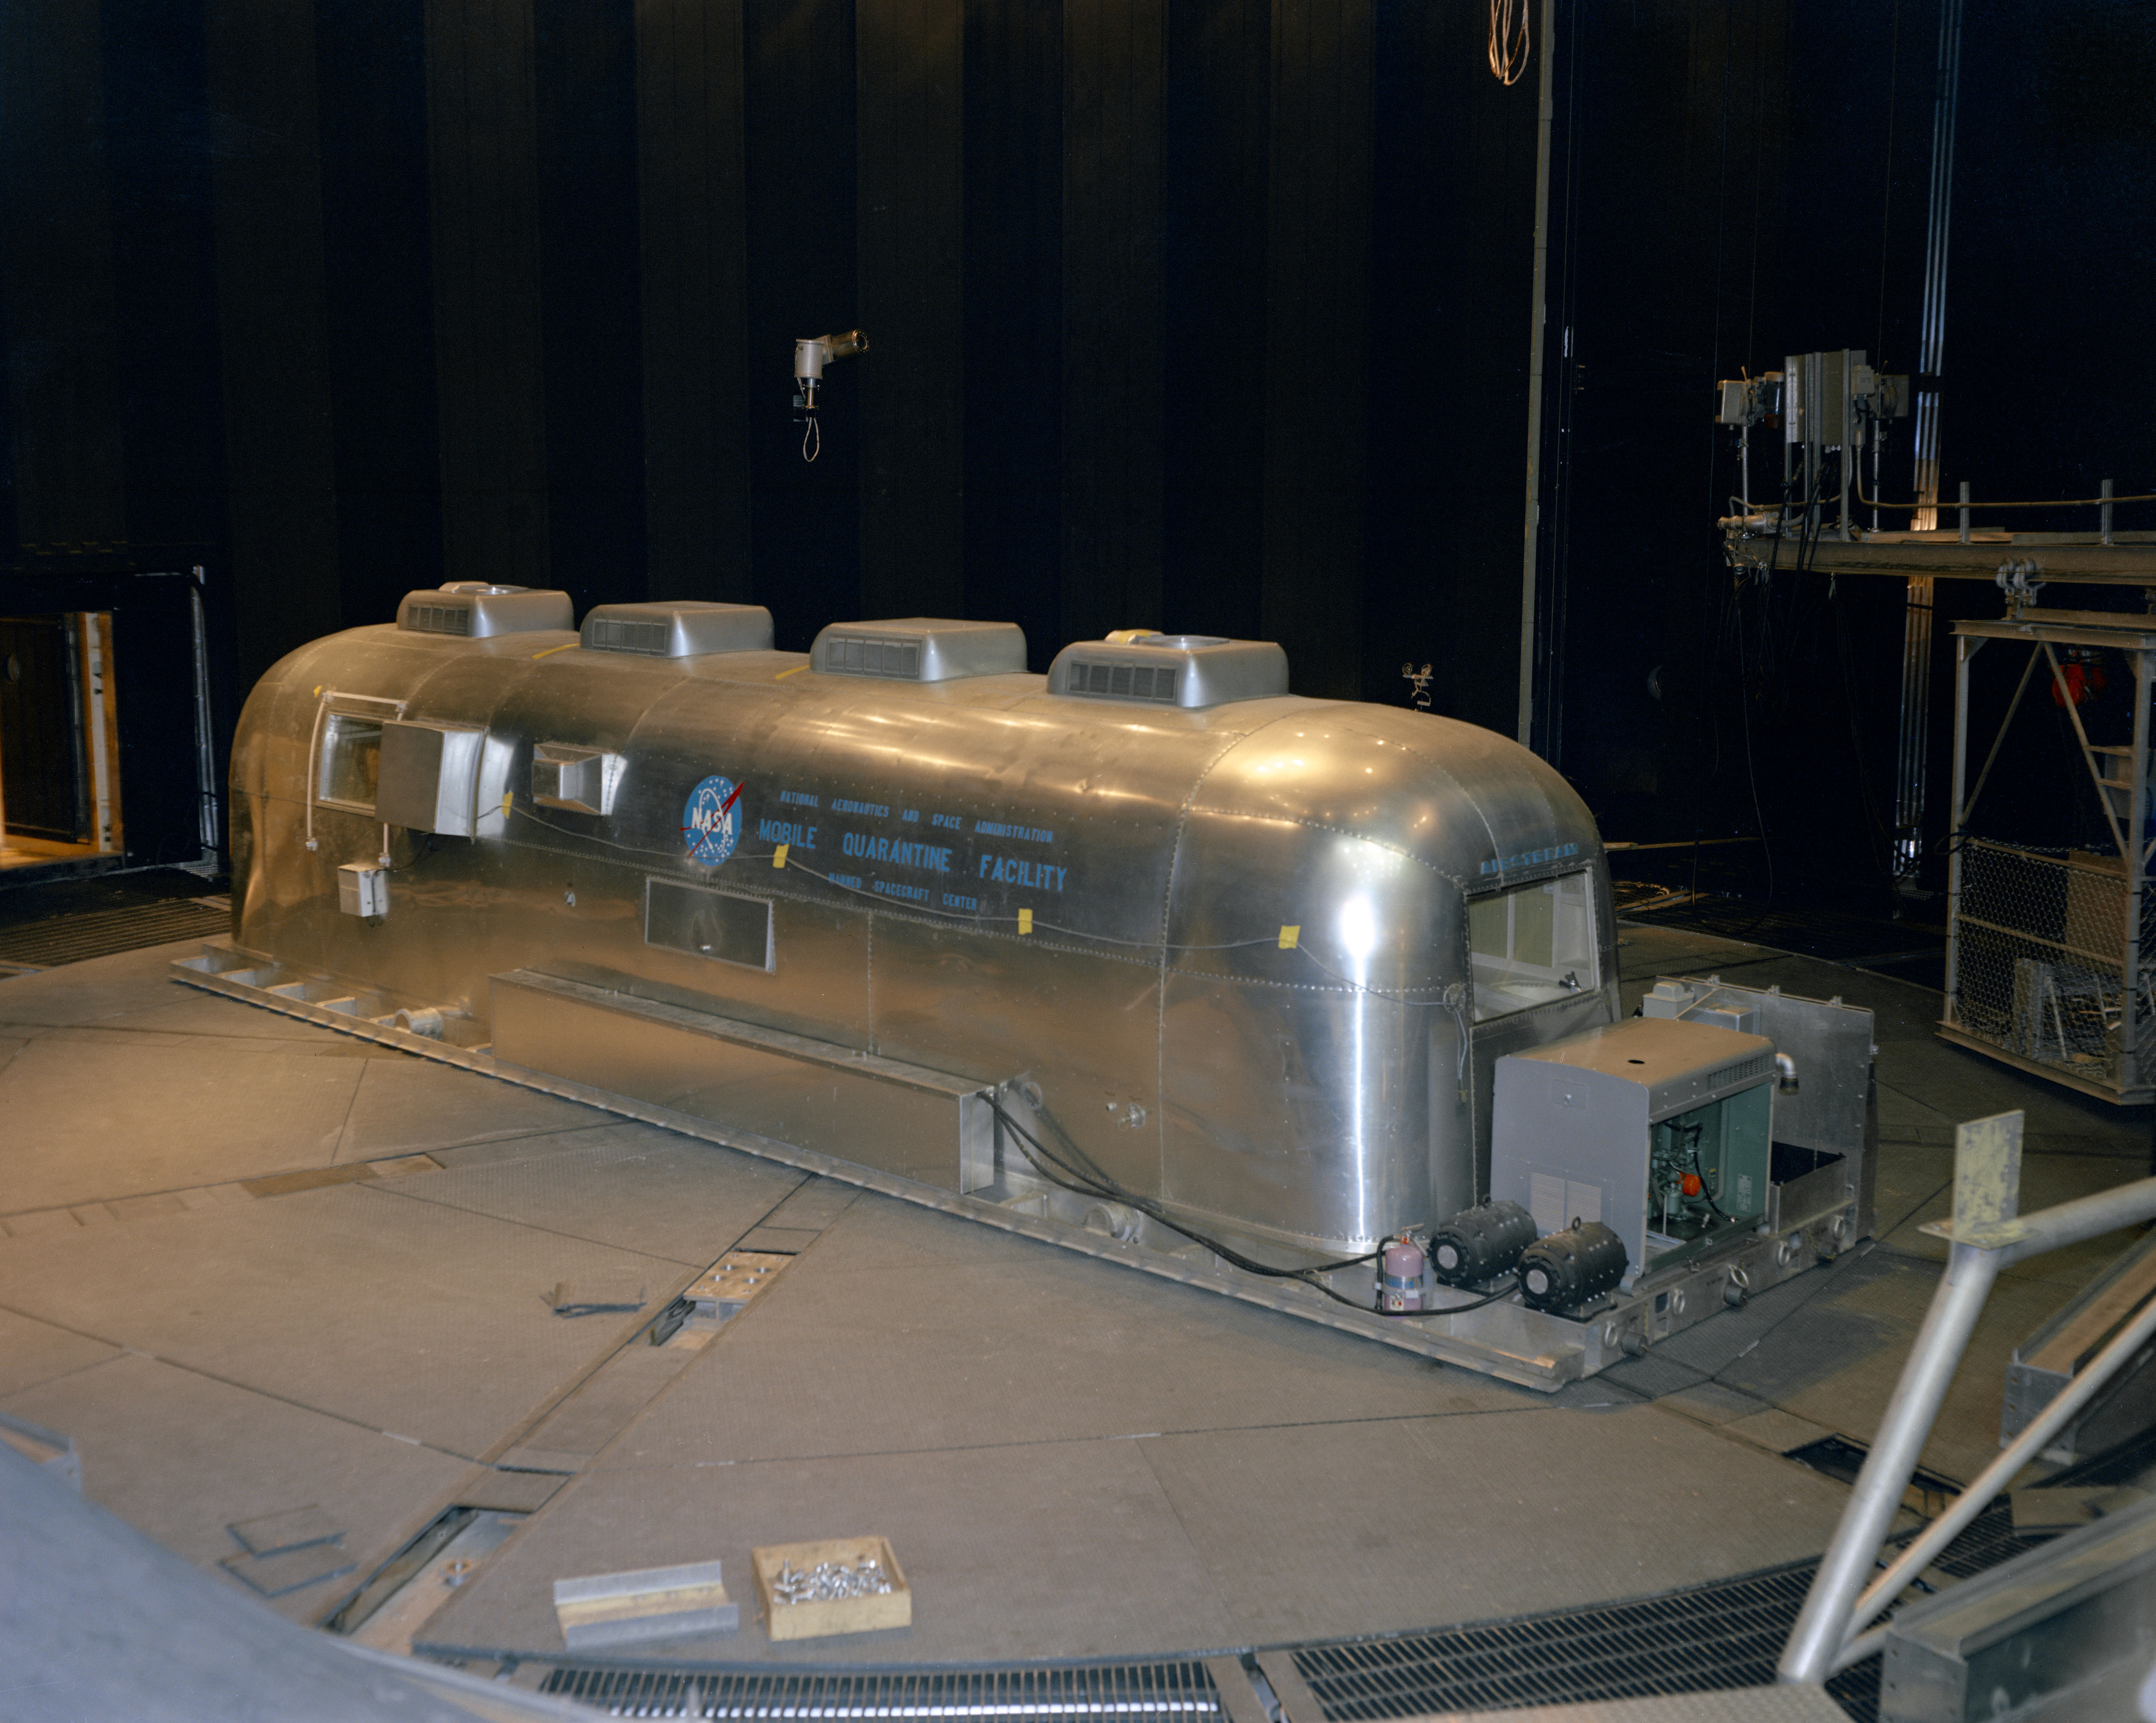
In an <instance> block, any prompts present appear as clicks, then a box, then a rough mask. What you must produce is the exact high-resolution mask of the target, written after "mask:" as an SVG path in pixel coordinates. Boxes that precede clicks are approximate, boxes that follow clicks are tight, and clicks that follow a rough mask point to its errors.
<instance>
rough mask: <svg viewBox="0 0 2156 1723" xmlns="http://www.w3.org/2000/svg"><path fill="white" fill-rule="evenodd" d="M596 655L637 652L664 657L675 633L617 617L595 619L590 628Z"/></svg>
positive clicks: (653, 656)
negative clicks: (601, 653)
mask: <svg viewBox="0 0 2156 1723" xmlns="http://www.w3.org/2000/svg"><path fill="white" fill-rule="evenodd" d="M591 644H592V649H593V651H595V652H638V653H642V654H645V655H646V656H647V657H651V658H665V656H666V655H667V650H668V649H669V648H670V647H671V646H672V645H673V644H674V631H673V629H672V628H670V626H668V625H667V624H666V623H643V622H624V621H623V620H621V619H620V618H617V617H604V616H603V617H596V618H593V621H592V625H591Z"/></svg>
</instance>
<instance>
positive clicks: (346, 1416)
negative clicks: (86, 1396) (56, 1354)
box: [0, 1304, 482, 1465]
mask: <svg viewBox="0 0 2156 1723" xmlns="http://www.w3.org/2000/svg"><path fill="white" fill-rule="evenodd" d="M0 1310H6V1311H8V1313H9V1314H10V1315H17V1316H23V1317H27V1318H28V1320H31V1321H33V1322H43V1323H44V1325H45V1326H47V1327H48V1328H57V1329H59V1330H60V1331H62V1332H63V1333H66V1334H72V1335H74V1336H76V1337H77V1338H79V1339H81V1340H91V1341H97V1342H98V1343H99V1344H100V1346H110V1347H112V1348H113V1349H114V1350H115V1351H117V1352H118V1353H119V1354H120V1357H119V1358H100V1359H99V1360H98V1361H97V1364H96V1365H95V1366H87V1367H85V1368H102V1367H104V1366H105V1365H107V1364H117V1363H119V1362H120V1361H121V1358H146V1359H147V1360H148V1361H150V1362H151V1363H152V1364H162V1365H164V1366H165V1367H167V1368H168V1369H172V1370H177V1371H182V1372H185V1373H186V1374H187V1375H189V1376H193V1377H200V1378H201V1379H202V1380H203V1381H204V1382H216V1383H217V1384H218V1386H219V1387H228V1388H230V1389H232V1390H234V1392H238V1393H242V1394H253V1395H254V1396H256V1397H259V1398H260V1399H264V1400H270V1401H274V1402H275V1403H277V1404H278V1405H280V1406H289V1407H290V1408H293V1410H295V1412H307V1413H313V1414H314V1415H315V1416H316V1417H317V1418H329V1419H331V1420H332V1421H333V1422H335V1423H341V1424H349V1425H350V1426H351V1427H352V1428H353V1429H356V1430H364V1431H366V1432H367V1434H369V1435H370V1436H382V1437H387V1438H389V1439H390V1440H392V1441H398V1442H403V1443H407V1444H409V1445H411V1446H413V1447H415V1448H420V1449H425V1450H426V1451H427V1452H428V1453H429V1454H443V1455H444V1456H446V1457H447V1458H449V1459H461V1460H464V1461H465V1463H466V1464H470V1465H479V1464H482V1462H480V1461H479V1460H476V1459H472V1457H471V1456H470V1455H469V1454H459V1453H458V1452H457V1451H456V1450H455V1449H453V1448H444V1447H443V1446H442V1445H441V1444H439V1443H438V1442H429V1441H428V1440H427V1439H426V1438H424V1437H422V1436H405V1435H403V1434H402V1433H397V1432H393V1431H389V1430H386V1429H383V1428H382V1427H381V1426H380V1425H379V1424H371V1423H367V1422H365V1421H364V1420H363V1419H361V1418H354V1417H352V1414H351V1413H345V1412H332V1411H331V1410H330V1409H329V1408H327V1407H326V1406H311V1405H309V1404H308V1403H306V1402H305V1401H304V1400H295V1399H294V1398H293V1397H291V1396H290V1395H289V1394H280V1393H277V1392H275V1391H274V1390H271V1389H269V1388H263V1387H255V1386H254V1384H253V1383H251V1382H235V1381H234V1380H233V1378H232V1377H228V1376H219V1375H218V1373H217V1372H215V1371H213V1370H206V1369H204V1368H203V1367H202V1366H201V1365H199V1364H189V1363H187V1362H185V1361H182V1360H180V1359H177V1358H172V1357H167V1356H166V1355H165V1354H164V1353H162V1352H151V1351H144V1350H143V1349H142V1348H141V1347H140V1346H129V1345H128V1344H127V1343H126V1341H117V1340H110V1339H107V1338H106V1337H105V1336H103V1335H101V1334H92V1333H90V1331H88V1330H87V1329H82V1328H73V1327H69V1326H68V1325H67V1324H66V1323H64V1322H54V1321H53V1320H50V1319H49V1318H47V1317H44V1316H39V1315H35V1314H34V1313H33V1312H31V1311H28V1310H22V1309H20V1308H18V1306H16V1305H9V1304H0ZM72 1373H74V1372H70V1374H72ZM54 1380H55V1381H57V1380H59V1378H57V1377H55V1378H54Z"/></svg>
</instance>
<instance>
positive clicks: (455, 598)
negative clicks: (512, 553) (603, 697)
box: [397, 581, 577, 640]
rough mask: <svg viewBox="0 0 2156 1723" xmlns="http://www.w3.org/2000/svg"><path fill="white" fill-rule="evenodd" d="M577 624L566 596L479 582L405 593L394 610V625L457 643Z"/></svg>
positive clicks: (562, 593) (458, 582) (460, 583)
mask: <svg viewBox="0 0 2156 1723" xmlns="http://www.w3.org/2000/svg"><path fill="white" fill-rule="evenodd" d="M576 625H577V622H576V613H575V612H574V611H573V610H572V609H571V608H569V595H568V594H567V592H546V591H541V590H535V589H534V588H532V587H490V586H488V585H487V584H486V583H485V582H484V581H455V582H451V583H450V584H449V585H448V586H445V587H441V588H439V590H437V591H434V592H407V593H406V594H405V595H404V602H403V603H401V604H399V605H398V607H397V626H398V628H403V630H405V631H406V632H407V633H413V634H449V635H452V636H454V638H458V639H460V640H488V639H491V638H493V637H494V636H495V635H496V634H535V633H542V632H545V631H547V630H551V629H556V628H574V627H575V626H576Z"/></svg>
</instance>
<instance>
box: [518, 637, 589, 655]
mask: <svg viewBox="0 0 2156 1723" xmlns="http://www.w3.org/2000/svg"><path fill="white" fill-rule="evenodd" d="M583 644H584V643H583V641H581V640H572V641H570V642H569V644H568V645H567V646H550V647H548V648H547V649H546V650H545V651H544V652H535V653H533V654H531V655H532V657H534V658H552V657H553V655H554V654H556V653H557V652H567V651H568V650H569V649H570V647H574V646H582V645H583Z"/></svg>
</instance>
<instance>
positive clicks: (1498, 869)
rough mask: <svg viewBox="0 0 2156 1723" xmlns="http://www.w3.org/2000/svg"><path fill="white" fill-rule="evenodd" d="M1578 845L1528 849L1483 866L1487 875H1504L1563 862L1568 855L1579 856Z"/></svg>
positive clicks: (1501, 857)
mask: <svg viewBox="0 0 2156 1723" xmlns="http://www.w3.org/2000/svg"><path fill="white" fill-rule="evenodd" d="M1578 854H1579V846H1578V844H1558V846H1557V847H1556V848H1555V849H1527V850H1522V852H1521V853H1520V854H1517V855H1504V856H1500V857H1498V858H1497V859H1496V860H1495V861H1486V862H1485V863H1483V864H1482V871H1483V872H1484V873H1486V874H1501V873H1504V872H1506V871H1507V870H1508V869H1512V868H1532V867H1533V866H1534V865H1535V864H1537V863H1538V862H1548V861H1562V860H1563V859H1564V858H1565V857H1567V856H1568V855H1578Z"/></svg>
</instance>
